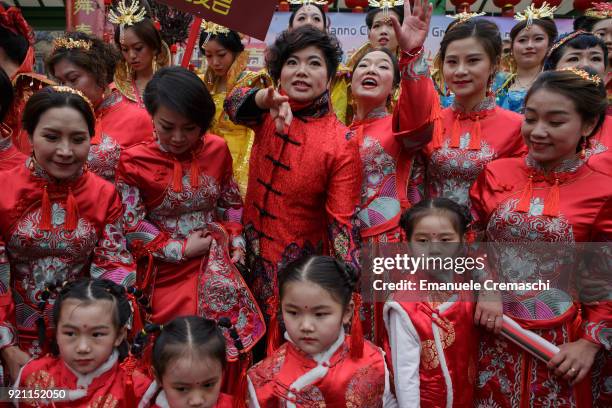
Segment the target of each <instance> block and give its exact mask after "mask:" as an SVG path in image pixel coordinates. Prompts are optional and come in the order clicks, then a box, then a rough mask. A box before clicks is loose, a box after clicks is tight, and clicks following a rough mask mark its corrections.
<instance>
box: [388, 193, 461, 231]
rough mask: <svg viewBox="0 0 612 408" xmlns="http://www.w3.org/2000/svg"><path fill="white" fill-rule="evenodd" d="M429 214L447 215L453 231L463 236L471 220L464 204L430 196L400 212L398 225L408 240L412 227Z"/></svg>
mask: <svg viewBox="0 0 612 408" xmlns="http://www.w3.org/2000/svg"><path fill="white" fill-rule="evenodd" d="M431 214H444V215H447V216H448V217H449V219H450V221H451V223H452V224H453V227H454V228H455V231H456V232H457V233H458V234H459V236H460V237H462V238H463V235H464V234H465V232H466V231H467V228H468V226H469V225H470V223H471V222H472V216H471V215H470V211H469V210H468V208H467V207H466V206H464V205H461V204H457V203H456V202H455V201H453V200H450V199H448V198H444V197H439V198H430V199H426V200H423V201H419V202H418V203H417V204H415V205H414V206H412V207H410V208H409V209H408V210H406V211H404V212H403V213H402V216H401V218H400V227H401V228H402V230H404V233H405V234H406V238H407V239H408V240H409V241H410V238H412V233H413V232H414V227H415V226H416V224H417V223H418V222H419V221H420V220H421V219H422V218H424V217H426V216H428V215H431Z"/></svg>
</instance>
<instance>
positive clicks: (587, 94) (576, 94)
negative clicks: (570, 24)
mask: <svg viewBox="0 0 612 408" xmlns="http://www.w3.org/2000/svg"><path fill="white" fill-rule="evenodd" d="M581 69H582V70H584V71H585V72H587V73H588V74H589V75H590V76H591V77H594V78H599V77H598V76H597V73H596V72H595V71H594V70H593V69H591V68H587V67H585V68H581ZM541 89H547V90H550V91H552V92H557V93H559V94H561V95H563V96H565V97H566V98H569V99H571V100H572V102H574V106H575V107H576V111H577V112H578V114H579V115H580V117H581V119H582V121H583V122H586V123H588V122H593V123H595V124H596V125H595V127H594V129H593V131H592V132H591V134H590V135H589V136H592V135H594V134H595V133H597V131H598V130H599V127H600V126H601V124H602V123H603V121H604V119H605V118H606V109H607V108H608V100H607V97H606V88H605V85H604V81H603V80H602V79H600V81H599V84H596V83H595V82H593V81H592V80H590V79H585V78H582V77H581V76H580V75H577V74H575V73H574V72H572V71H568V70H561V71H545V72H543V73H541V74H540V75H539V76H538V78H537V79H536V80H535V82H534V83H533V85H531V88H530V89H529V91H528V92H527V95H525V106H527V101H528V100H529V98H530V97H531V96H532V95H533V94H534V93H536V92H537V91H539V90H541ZM579 149H580V147H579V146H577V147H576V151H578V150H579Z"/></svg>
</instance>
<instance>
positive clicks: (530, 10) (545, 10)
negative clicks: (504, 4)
mask: <svg viewBox="0 0 612 408" xmlns="http://www.w3.org/2000/svg"><path fill="white" fill-rule="evenodd" d="M556 10H557V6H552V7H551V6H550V5H549V4H548V3H547V2H544V3H542V6H541V7H536V6H535V5H533V4H530V5H529V7H527V8H526V9H525V11H523V12H522V13H516V14H515V15H514V19H515V20H518V21H527V25H528V26H531V25H532V24H533V20H535V19H538V20H539V19H543V18H554V13H555V11H556Z"/></svg>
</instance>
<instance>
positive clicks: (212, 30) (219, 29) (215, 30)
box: [200, 20, 230, 49]
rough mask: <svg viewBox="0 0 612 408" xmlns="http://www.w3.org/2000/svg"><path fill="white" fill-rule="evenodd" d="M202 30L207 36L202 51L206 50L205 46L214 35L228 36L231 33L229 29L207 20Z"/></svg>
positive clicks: (204, 21) (201, 26)
mask: <svg viewBox="0 0 612 408" xmlns="http://www.w3.org/2000/svg"><path fill="white" fill-rule="evenodd" d="M200 28H201V29H202V30H203V31H204V32H205V33H206V34H207V35H206V39H205V40H204V42H203V43H202V49H204V46H205V45H206V44H208V41H209V40H210V37H212V36H213V35H219V34H228V33H229V32H230V29H229V28H227V27H223V26H222V25H219V24H216V23H213V22H212V21H206V20H202V24H200Z"/></svg>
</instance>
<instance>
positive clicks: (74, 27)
mask: <svg viewBox="0 0 612 408" xmlns="http://www.w3.org/2000/svg"><path fill="white" fill-rule="evenodd" d="M224 1H229V0H224ZM104 17H105V16H104V0H66V31H82V32H84V33H87V34H90V35H94V36H97V37H102V35H103V32H104Z"/></svg>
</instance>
